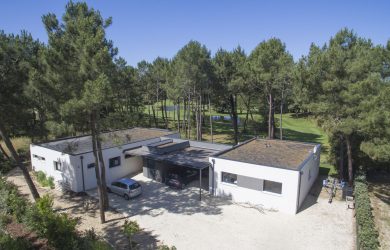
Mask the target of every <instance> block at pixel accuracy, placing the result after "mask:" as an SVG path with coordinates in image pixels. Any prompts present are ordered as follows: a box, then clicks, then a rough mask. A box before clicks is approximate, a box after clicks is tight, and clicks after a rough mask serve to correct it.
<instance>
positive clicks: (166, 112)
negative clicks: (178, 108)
mask: <svg viewBox="0 0 390 250" xmlns="http://www.w3.org/2000/svg"><path fill="white" fill-rule="evenodd" d="M164 112H165V119H166V120H165V128H166V129H167V128H168V125H169V119H168V111H167V98H165V99H164Z"/></svg>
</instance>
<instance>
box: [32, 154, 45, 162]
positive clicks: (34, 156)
mask: <svg viewBox="0 0 390 250" xmlns="http://www.w3.org/2000/svg"><path fill="white" fill-rule="evenodd" d="M33 158H37V159H38V160H40V161H44V160H45V157H42V156H39V155H33Z"/></svg>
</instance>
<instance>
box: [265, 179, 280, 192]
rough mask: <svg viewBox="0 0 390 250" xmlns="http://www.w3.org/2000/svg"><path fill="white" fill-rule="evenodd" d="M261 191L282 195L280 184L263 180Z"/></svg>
mask: <svg viewBox="0 0 390 250" xmlns="http://www.w3.org/2000/svg"><path fill="white" fill-rule="evenodd" d="M263 191H266V192H270V193H275V194H282V183H280V182H276V181H268V180H264V183H263Z"/></svg>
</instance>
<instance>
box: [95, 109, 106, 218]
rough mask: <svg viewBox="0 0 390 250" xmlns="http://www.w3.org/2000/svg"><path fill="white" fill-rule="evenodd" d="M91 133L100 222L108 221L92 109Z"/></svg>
mask: <svg viewBox="0 0 390 250" xmlns="http://www.w3.org/2000/svg"><path fill="white" fill-rule="evenodd" d="M91 134H92V152H93V156H94V158H95V175H96V183H97V186H98V196H99V212H100V223H102V224H103V223H105V222H106V216H105V213H104V210H105V209H104V197H103V190H102V188H103V187H102V181H101V179H100V167H99V165H100V161H99V155H98V149H97V148H98V147H97V132H96V113H95V111H92V113H91Z"/></svg>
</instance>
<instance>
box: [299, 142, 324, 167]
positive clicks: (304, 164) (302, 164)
mask: <svg viewBox="0 0 390 250" xmlns="http://www.w3.org/2000/svg"><path fill="white" fill-rule="evenodd" d="M313 144H314V143H313ZM314 145H315V146H314V148H316V147H317V146H319V147H318V149H317V150H320V153H321V148H322V145H321V144H319V143H318V144H314ZM314 154H315V153H314V149H313V151H311V152H310V154H309V155H308V156H307V157H306V159H305V160H303V161H302V162H301V164H300V165H299V167H298V170H299V171H301V170H302V169H303V167H304V166H306V163H307V162H308V161H309V160H310V159H311V156H312V155H314Z"/></svg>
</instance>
